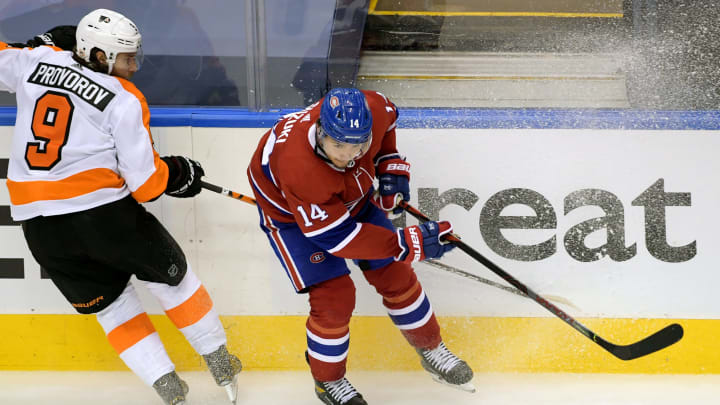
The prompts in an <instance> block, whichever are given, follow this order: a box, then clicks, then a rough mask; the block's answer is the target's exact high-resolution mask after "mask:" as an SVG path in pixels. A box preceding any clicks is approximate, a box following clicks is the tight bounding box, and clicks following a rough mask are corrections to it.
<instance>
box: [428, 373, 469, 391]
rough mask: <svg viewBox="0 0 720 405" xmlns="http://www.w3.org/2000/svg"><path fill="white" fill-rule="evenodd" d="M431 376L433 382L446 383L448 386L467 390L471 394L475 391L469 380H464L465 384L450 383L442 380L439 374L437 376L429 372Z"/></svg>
mask: <svg viewBox="0 0 720 405" xmlns="http://www.w3.org/2000/svg"><path fill="white" fill-rule="evenodd" d="M431 376H432V379H433V380H435V382H439V383H440V384H443V385H447V386H449V387H452V388H455V389H458V390H460V391H465V392H469V393H471V394H474V393H475V391H477V390H476V389H475V386H474V385H473V384H472V383H470V382H466V383H465V384H450V383H449V382H447V381H445V380H443V379H442V378H440V377H439V376H437V375H435V374H431Z"/></svg>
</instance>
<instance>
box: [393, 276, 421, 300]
mask: <svg viewBox="0 0 720 405" xmlns="http://www.w3.org/2000/svg"><path fill="white" fill-rule="evenodd" d="M419 289H420V283H419V282H417V281H416V282H415V285H414V286H412V287H411V288H410V289H409V290H408V291H407V292H406V293H405V294H403V295H400V296H397V297H391V298H388V297H384V298H385V301H387V302H390V303H397V302H403V301H405V300H407V299H408V298H410V297H411V296H412V295H413V294H415V293H417V291H418V290H419Z"/></svg>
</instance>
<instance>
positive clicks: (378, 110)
mask: <svg viewBox="0 0 720 405" xmlns="http://www.w3.org/2000/svg"><path fill="white" fill-rule="evenodd" d="M362 92H363V94H365V99H366V100H367V102H368V106H370V110H371V111H372V113H373V117H375V116H376V115H378V114H384V115H388V116H389V117H391V118H392V119H393V120H394V119H395V118H396V117H397V115H398V114H397V107H396V106H395V104H394V103H393V102H392V101H390V99H389V98H387V96H385V95H384V94H382V93H380V92H379V91H372V90H362Z"/></svg>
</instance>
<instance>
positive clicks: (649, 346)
mask: <svg viewBox="0 0 720 405" xmlns="http://www.w3.org/2000/svg"><path fill="white" fill-rule="evenodd" d="M682 337H683V328H682V326H680V325H679V324H677V323H674V324H672V325H668V326H666V327H665V328H663V329H661V330H659V331H657V332H655V333H654V334H652V335H650V336H648V337H646V338H645V339H643V340H641V341H639V342H635V343H633V344H629V345H626V346H619V345H614V344H612V343H610V342H607V341H602V342H600V341H598V343H599V344H600V345H601V346H602V347H604V348H605V349H606V350H607V351H609V352H610V353H612V354H613V355H614V356H615V357H617V358H619V359H620V360H633V359H637V358H638V357H642V356H645V355H648V354H650V353H655V352H656V351H658V350H662V349H664V348H666V347H668V346H670V345H672V344H673V343H676V342H677V341H678V340H680V339H681V338H682ZM598 338H600V337H599V336H598ZM600 339H602V338H600Z"/></svg>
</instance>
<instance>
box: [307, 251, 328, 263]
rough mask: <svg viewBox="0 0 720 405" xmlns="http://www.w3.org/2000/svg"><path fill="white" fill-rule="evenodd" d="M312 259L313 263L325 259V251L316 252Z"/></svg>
mask: <svg viewBox="0 0 720 405" xmlns="http://www.w3.org/2000/svg"><path fill="white" fill-rule="evenodd" d="M310 261H311V262H313V263H320V262H323V261H325V253H323V252H315V253H313V254H312V256H310Z"/></svg>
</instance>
